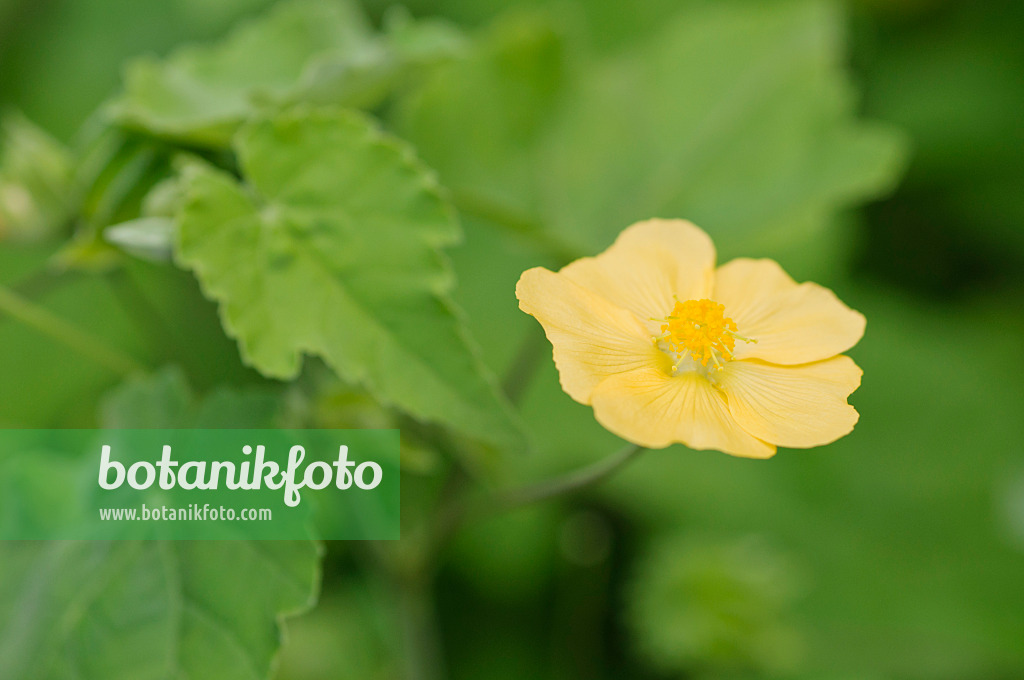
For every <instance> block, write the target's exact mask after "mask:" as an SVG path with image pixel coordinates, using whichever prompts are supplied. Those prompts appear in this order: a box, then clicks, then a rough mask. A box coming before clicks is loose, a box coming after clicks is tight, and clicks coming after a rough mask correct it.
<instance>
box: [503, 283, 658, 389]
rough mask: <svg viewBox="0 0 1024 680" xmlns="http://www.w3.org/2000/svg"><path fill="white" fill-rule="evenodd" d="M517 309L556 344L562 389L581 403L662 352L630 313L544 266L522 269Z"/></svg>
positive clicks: (646, 363)
mask: <svg viewBox="0 0 1024 680" xmlns="http://www.w3.org/2000/svg"><path fill="white" fill-rule="evenodd" d="M516 297H517V298H519V308H520V309H522V310H523V311H524V312H526V313H527V314H530V315H532V316H534V317H535V318H536V319H537V320H538V321H540V323H541V325H542V326H543V327H544V332H545V333H546V334H547V336H548V340H550V341H551V345H552V346H553V347H554V357H555V365H556V366H557V367H558V373H559V378H560V380H561V383H562V389H564V390H565V391H566V393H568V395H569V396H570V397H572V398H573V399H575V400H576V401H578V402H580V403H582V404H589V403H590V394H591V392H593V390H594V388H595V387H596V386H597V385H598V383H600V382H601V381H602V380H604V379H605V378H607V377H609V376H612V375H616V374H618V373H622V372H624V371H630V370H633V369H636V368H638V367H640V366H645V365H649V364H650V363H651V362H652V361H653V360H654V359H655V358H656V356H655V355H660V354H661V352H659V351H658V348H657V347H655V345H654V343H652V342H651V338H650V334H649V332H648V331H647V329H646V327H645V326H644V325H643V324H642V323H641V322H640V321H639V320H638V319H637V318H636V317H635V316H633V314H632V313H630V312H627V311H625V310H623V309H619V308H618V307H616V306H614V305H612V304H611V303H610V302H608V301H607V300H605V299H604V298H603V297H600V296H598V295H596V294H594V293H592V292H590V291H589V290H587V289H586V288H583V287H582V286H579V285H577V284H576V283H573V282H572V281H571V280H569V279H568V278H567V277H565V276H563V275H561V274H556V273H554V272H552V271H549V270H547V269H544V268H543V267H534V268H533V269H529V270H527V271H525V272H523V275H522V276H521V277H520V278H519V283H518V284H516Z"/></svg>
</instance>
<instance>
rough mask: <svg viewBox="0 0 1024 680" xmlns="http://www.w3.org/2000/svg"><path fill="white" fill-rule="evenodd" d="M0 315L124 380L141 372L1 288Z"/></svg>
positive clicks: (116, 353) (93, 339)
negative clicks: (6, 316)
mask: <svg viewBox="0 0 1024 680" xmlns="http://www.w3.org/2000/svg"><path fill="white" fill-rule="evenodd" d="M0 312H3V313H5V314H7V315H8V316H10V317H11V318H12V319H15V320H17V321H20V322H21V323H23V324H25V325H26V326H28V327H30V328H33V329H35V330H37V331H39V332H40V333H42V334H43V335H47V336H49V337H51V338H53V339H54V340H57V341H58V342H60V343H63V344H64V345H67V346H68V347H70V348H71V349H73V350H75V351H76V352H78V353H79V354H81V355H83V356H86V357H88V358H90V359H92V360H93V361H95V362H96V363H97V364H100V365H101V366H104V367H105V368H108V369H110V370H111V371H113V372H115V373H118V374H120V375H122V376H125V377H127V376H129V375H131V374H133V373H138V372H140V371H142V370H143V367H142V365H141V364H139V363H138V362H137V361H135V359H133V358H131V357H129V356H128V355H126V354H124V353H122V352H119V351H118V350H115V349H113V348H111V347H109V346H108V345H107V344H106V343H104V341H103V340H101V339H100V338H97V337H96V336H95V335H92V334H91V333H88V332H87V331H84V330H82V329H81V328H79V327H78V326H75V325H73V324H71V323H69V322H67V321H65V320H64V319H62V318H60V317H59V316H57V315H55V314H53V313H52V312H50V311H49V310H47V309H45V308H44V307H40V306H39V305H36V304H34V303H32V302H30V301H28V300H26V299H24V298H23V297H21V296H20V295H18V294H17V293H15V292H14V291H12V290H10V289H9V288H7V287H5V286H0Z"/></svg>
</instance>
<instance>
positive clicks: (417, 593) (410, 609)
mask: <svg viewBox="0 0 1024 680" xmlns="http://www.w3.org/2000/svg"><path fill="white" fill-rule="evenodd" d="M431 585H432V584H431V582H430V580H429V579H423V580H420V579H414V580H412V581H408V582H406V583H403V584H400V585H399V586H398V588H399V593H398V595H399V597H400V598H401V609H402V611H401V620H402V632H403V638H404V640H405V654H404V655H405V665H406V677H407V680H437V679H438V678H441V677H444V660H443V658H442V652H441V640H440V635H439V632H438V630H437V613H436V611H435V609H434V601H433V593H432V587H431Z"/></svg>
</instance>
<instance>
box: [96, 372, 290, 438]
mask: <svg viewBox="0 0 1024 680" xmlns="http://www.w3.org/2000/svg"><path fill="white" fill-rule="evenodd" d="M279 404H280V400H279V398H278V397H277V396H276V395H275V394H273V393H272V392H270V391H267V390H254V389H250V390H246V391H240V390H232V389H229V388H226V387H219V388H217V389H216V390H214V391H213V392H212V393H210V394H209V395H207V396H206V397H205V398H203V399H197V398H196V397H195V396H194V395H193V393H192V391H191V389H190V388H189V385H188V382H187V380H186V378H185V375H184V373H182V371H181V370H180V369H178V368H176V367H168V368H164V369H162V370H160V371H158V372H156V373H154V374H152V375H150V376H145V377H141V376H140V377H137V378H133V379H131V380H129V381H127V382H125V383H123V384H122V385H120V386H119V387H118V388H117V389H116V390H113V391H112V392H110V393H109V394H108V395H107V396H106V397H105V398H104V399H103V400H102V402H101V404H100V426H101V427H104V428H109V429H122V428H155V429H174V428H213V429H217V428H249V429H260V428H268V427H272V426H273V425H274V422H275V420H274V417H275V415H276V414H277V412H278V409H279Z"/></svg>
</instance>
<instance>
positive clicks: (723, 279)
mask: <svg viewBox="0 0 1024 680" xmlns="http://www.w3.org/2000/svg"><path fill="white" fill-rule="evenodd" d="M713 299H714V300H716V301H717V302H720V303H721V304H723V305H725V313H726V315H727V316H729V317H731V318H732V319H733V320H734V321H735V322H736V326H737V328H738V329H739V333H741V334H742V335H745V336H747V337H750V338H755V339H756V340H757V343H756V344H755V343H749V344H748V343H745V342H737V343H736V351H735V356H736V358H737V359H746V358H757V359H764V360H765V361H770V362H772V363H776V364H804V363H808V362H811V361H819V360H821V359H827V358H829V357H833V356H835V355H837V354H840V353H842V352H845V351H846V350H848V349H850V348H851V347H853V346H854V345H855V344H857V341H858V340H860V338H861V336H863V335H864V323H865V321H864V316H863V315H862V314H861V313H860V312H857V311H854V310H852V309H850V308H849V307H847V306H846V305H844V304H843V303H842V302H840V301H839V298H837V297H836V296H835V294H834V293H833V292H832V291H830V290H829V289H828V288H824V287H822V286H819V285H818V284H816V283H800V284H798V283H796V282H795V281H793V279H791V278H790V277H789V275H788V274H786V272H784V271H782V268H781V267H779V265H778V264H777V263H775V262H774V261H772V260H750V259H744V258H741V259H736V260H732V261H731V262H727V263H726V264H724V265H722V266H721V267H719V268H718V271H717V272H716V273H715V288H714V294H713Z"/></svg>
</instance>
